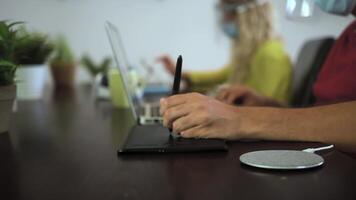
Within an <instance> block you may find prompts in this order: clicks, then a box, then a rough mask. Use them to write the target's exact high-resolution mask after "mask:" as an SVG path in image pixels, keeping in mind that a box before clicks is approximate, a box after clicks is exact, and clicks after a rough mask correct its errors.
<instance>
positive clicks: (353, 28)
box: [313, 20, 356, 105]
mask: <svg viewBox="0 0 356 200" xmlns="http://www.w3.org/2000/svg"><path fill="white" fill-rule="evenodd" d="M313 94H314V97H315V99H316V104H318V105H320V104H331V103H337V102H344V101H352V100H356V20H354V21H353V22H352V23H351V24H350V25H349V26H348V27H347V28H346V30H345V31H344V32H343V33H342V34H341V36H340V37H339V39H338V40H336V42H335V44H334V45H333V47H332V48H331V50H330V53H329V55H328V57H327V59H326V60H325V63H324V65H323V66H322V69H321V70H320V72H319V74H318V77H317V79H316V81H315V83H314V86H313Z"/></svg>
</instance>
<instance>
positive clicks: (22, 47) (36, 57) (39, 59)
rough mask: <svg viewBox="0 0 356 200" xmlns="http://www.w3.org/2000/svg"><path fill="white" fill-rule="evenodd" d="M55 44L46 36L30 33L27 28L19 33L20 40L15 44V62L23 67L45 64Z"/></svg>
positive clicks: (22, 28)
mask: <svg viewBox="0 0 356 200" xmlns="http://www.w3.org/2000/svg"><path fill="white" fill-rule="evenodd" d="M53 48H54V46H53V44H52V42H51V41H50V40H49V38H48V36H47V35H46V34H42V33H39V32H28V31H27V30H26V29H25V27H21V29H20V31H19V40H17V42H16V43H15V49H14V53H15V55H14V56H15V60H16V63H18V64H21V66H28V65H34V64H43V63H45V62H46V60H47V58H48V57H49V55H50V54H51V52H52V51H53Z"/></svg>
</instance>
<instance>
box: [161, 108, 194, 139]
mask: <svg viewBox="0 0 356 200" xmlns="http://www.w3.org/2000/svg"><path fill="white" fill-rule="evenodd" d="M189 113H190V109H189V108H188V107H187V106H184V105H179V106H175V107H171V108H169V109H168V110H166V111H165V112H164V114H163V125H164V126H166V127H172V128H173V131H174V132H176V133H178V131H175V130H174V129H175V128H174V127H175V126H176V125H175V124H176V122H177V121H176V120H177V119H181V118H182V117H184V116H186V115H188V114H189ZM173 123H174V124H173ZM172 124H173V125H172Z"/></svg>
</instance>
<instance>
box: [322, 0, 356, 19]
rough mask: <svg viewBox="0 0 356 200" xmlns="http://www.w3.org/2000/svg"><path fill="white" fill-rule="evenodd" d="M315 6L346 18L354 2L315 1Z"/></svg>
mask: <svg viewBox="0 0 356 200" xmlns="http://www.w3.org/2000/svg"><path fill="white" fill-rule="evenodd" d="M315 4H316V5H318V6H319V7H320V9H322V10H323V11H325V12H328V13H331V14H336V15H344V16H346V15H348V14H350V13H351V12H352V10H353V8H354V7H355V5H356V0H315Z"/></svg>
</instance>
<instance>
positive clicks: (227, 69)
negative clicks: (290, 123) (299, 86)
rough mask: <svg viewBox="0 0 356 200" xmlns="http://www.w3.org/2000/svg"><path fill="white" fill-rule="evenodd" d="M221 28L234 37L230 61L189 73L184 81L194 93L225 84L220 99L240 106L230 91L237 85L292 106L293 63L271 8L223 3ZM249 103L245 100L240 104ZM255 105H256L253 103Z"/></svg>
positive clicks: (257, 0) (240, 0) (168, 63)
mask: <svg viewBox="0 0 356 200" xmlns="http://www.w3.org/2000/svg"><path fill="white" fill-rule="evenodd" d="M217 9H218V12H219V13H220V19H219V20H220V26H221V28H222V30H223V32H224V33H225V34H226V35H227V36H228V37H229V38H231V41H232V45H231V46H232V48H231V60H230V62H229V63H228V64H227V65H226V66H224V67H221V68H220V69H218V70H214V71H205V72H202V71H198V72H185V73H184V74H183V78H184V79H185V80H186V82H187V83H188V85H189V86H190V87H191V88H190V89H191V90H192V91H199V92H206V91H208V90H210V89H213V88H215V87H216V86H218V85H221V84H228V86H227V87H224V89H221V90H220V91H219V92H218V95H217V98H218V99H219V100H222V101H225V102H227V103H236V102H237V100H236V99H233V98H232V95H231V93H230V91H232V90H233V89H234V88H235V87H236V86H237V85H239V86H240V85H243V86H244V87H245V88H246V90H248V91H254V92H255V93H256V94H259V95H261V96H267V97H270V98H272V99H274V100H276V101H278V102H279V103H281V104H288V101H289V96H290V94H289V93H290V79H291V64H290V60H289V58H288V56H287V55H286V53H285V52H284V49H283V45H282V43H281V41H280V40H278V38H277V37H276V36H275V34H274V31H273V26H272V19H271V18H272V17H271V16H272V14H271V5H270V3H269V2H268V1H266V0H264V1H261V0H221V1H220V2H219V4H218V6H217ZM159 61H161V62H162V63H163V64H164V65H165V68H166V69H167V70H168V71H169V72H170V73H172V74H173V73H174V63H173V62H172V60H171V59H170V58H169V57H167V56H162V57H160V58H159ZM239 103H241V104H245V103H244V102H243V99H241V100H240V101H239ZM248 104H249V105H253V102H252V103H251V102H249V103H248Z"/></svg>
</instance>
